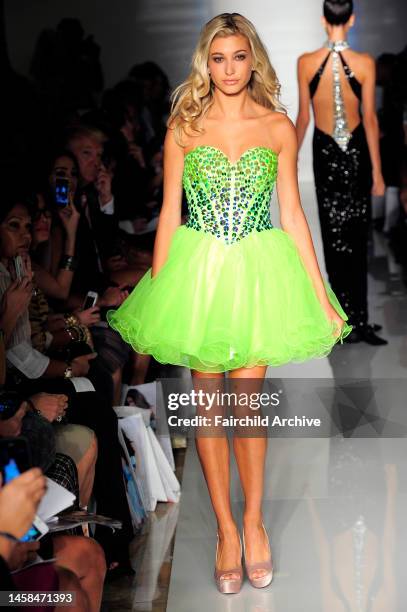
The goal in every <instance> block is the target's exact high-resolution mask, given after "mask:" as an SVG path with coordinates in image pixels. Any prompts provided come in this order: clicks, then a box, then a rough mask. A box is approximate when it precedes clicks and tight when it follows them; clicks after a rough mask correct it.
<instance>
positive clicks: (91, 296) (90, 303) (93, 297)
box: [82, 291, 99, 310]
mask: <svg viewBox="0 0 407 612" xmlns="http://www.w3.org/2000/svg"><path fill="white" fill-rule="evenodd" d="M98 297H99V294H98V293H96V291H88V293H87V294H86V297H85V300H84V302H83V306H82V310H87V309H88V308H93V307H94V306H96V302H97V301H98Z"/></svg>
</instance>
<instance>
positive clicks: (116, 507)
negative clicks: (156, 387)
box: [0, 198, 133, 567]
mask: <svg viewBox="0 0 407 612" xmlns="http://www.w3.org/2000/svg"><path fill="white" fill-rule="evenodd" d="M30 242H31V215H30V213H29V209H28V206H27V204H26V203H24V202H23V201H22V199H16V198H14V199H12V198H8V199H6V198H5V200H4V202H3V207H2V209H1V213H0V262H1V263H0V297H2V296H3V295H4V294H5V292H6V291H7V288H8V287H9V285H10V284H11V283H12V278H11V275H10V270H12V269H13V266H14V262H15V259H14V258H15V257H16V256H17V255H25V256H26V255H27V253H28V249H29V246H30ZM17 289H18V291H19V292H20V293H22V294H23V295H24V296H25V297H24V300H25V304H28V303H29V299H30V293H31V291H32V285H31V281H30V279H28V278H27V277H23V278H22V280H21V281H19V282H18V284H17ZM23 306H24V305H23ZM18 311H19V316H18V317H17V320H16V323H15V327H14V330H13V332H12V333H11V335H9V337H8V341H7V344H6V348H7V351H6V356H7V360H8V363H9V364H10V365H11V366H12V372H11V374H13V376H14V384H16V385H18V386H19V388H21V389H22V390H23V391H24V393H25V394H26V395H27V396H28V395H32V394H35V393H38V392H43V391H47V392H49V393H56V394H64V395H66V396H67V397H68V407H67V410H66V418H67V420H68V422H71V423H78V424H81V425H85V426H87V427H90V428H91V429H93V430H94V431H95V433H96V436H97V440H98V446H99V454H98V459H97V462H96V473H95V487H94V491H95V497H96V501H97V504H98V510H99V511H100V512H101V513H103V514H105V515H107V516H112V517H114V518H118V519H120V520H121V521H122V523H123V528H122V529H121V530H119V531H117V532H115V533H113V534H112V533H111V532H110V530H108V531H107V530H106V528H103V527H102V528H101V529H99V527H98V528H97V530H96V536H97V539H98V540H99V541H100V542H101V543H102V545H103V546H104V549H105V552H106V555H107V558H108V563H109V564H112V567H113V566H115V565H116V564H117V563H122V565H123V566H128V564H129V561H128V544H129V540H130V538H131V536H132V533H133V530H132V524H131V518H130V513H129V508H128V503H127V497H126V491H125V486H124V482H123V476H122V464H121V449H120V445H119V442H118V438H117V435H116V432H117V417H116V414H115V413H114V411H113V409H112V407H111V404H109V402H108V400H107V398H106V395H104V394H101V393H98V392H97V391H85V392H77V390H76V388H75V386H74V384H73V383H72V382H71V380H70V379H71V378H72V376H75V377H76V376H79V377H83V376H86V375H87V374H88V372H89V369H90V362H91V360H92V359H93V358H94V355H84V356H80V357H76V358H74V359H73V360H72V361H71V363H70V364H69V363H67V362H64V361H59V360H56V359H51V358H50V357H48V356H46V355H43V354H42V353H40V352H39V351H36V350H35V349H34V348H33V346H32V344H31V329H30V324H29V319H28V309H27V307H25V308H22V307H19V308H18ZM74 382H76V381H74ZM107 483H108V486H106V484H107Z"/></svg>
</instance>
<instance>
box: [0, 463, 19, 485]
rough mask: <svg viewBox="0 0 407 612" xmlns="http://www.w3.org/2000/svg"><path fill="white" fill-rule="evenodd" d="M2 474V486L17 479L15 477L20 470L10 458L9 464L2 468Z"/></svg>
mask: <svg viewBox="0 0 407 612" xmlns="http://www.w3.org/2000/svg"><path fill="white" fill-rule="evenodd" d="M3 472H4V484H7V483H8V482H10V481H11V480H13V478H17V476H20V470H19V469H18V465H17V463H16V462H15V461H14V459H11V458H10V459H9V462H8V463H7V464H6V465H5V466H4V467H3Z"/></svg>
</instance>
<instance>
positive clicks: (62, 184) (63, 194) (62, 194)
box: [55, 176, 69, 206]
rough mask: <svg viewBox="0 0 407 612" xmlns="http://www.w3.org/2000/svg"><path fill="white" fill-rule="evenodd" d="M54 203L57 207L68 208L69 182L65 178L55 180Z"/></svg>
mask: <svg viewBox="0 0 407 612" xmlns="http://www.w3.org/2000/svg"><path fill="white" fill-rule="evenodd" d="M55 201H56V203H57V205H58V206H68V204H69V181H68V179H66V178H63V177H58V176H57V178H56V179H55Z"/></svg>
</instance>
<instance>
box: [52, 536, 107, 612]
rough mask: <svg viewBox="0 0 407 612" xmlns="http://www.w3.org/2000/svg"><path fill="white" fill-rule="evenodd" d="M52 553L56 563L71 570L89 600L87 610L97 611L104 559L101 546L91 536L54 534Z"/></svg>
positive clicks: (101, 589) (104, 565)
mask: <svg viewBox="0 0 407 612" xmlns="http://www.w3.org/2000/svg"><path fill="white" fill-rule="evenodd" d="M53 543H54V553H55V556H56V557H57V562H58V565H59V566H61V567H64V568H66V569H68V570H70V571H71V572H73V573H74V574H75V575H76V576H77V577H78V579H79V582H80V586H81V588H82V589H83V591H84V592H85V594H86V596H87V599H88V601H89V604H88V605H89V607H88V608H86V609H87V610H88V611H89V612H98V610H100V605H101V601H102V593H103V582H104V579H105V575H106V561H105V555H104V554H103V550H102V548H101V547H100V546H99V544H98V543H97V542H95V540H93V539H92V538H85V537H82V536H66V535H55V536H54V538H53Z"/></svg>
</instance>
